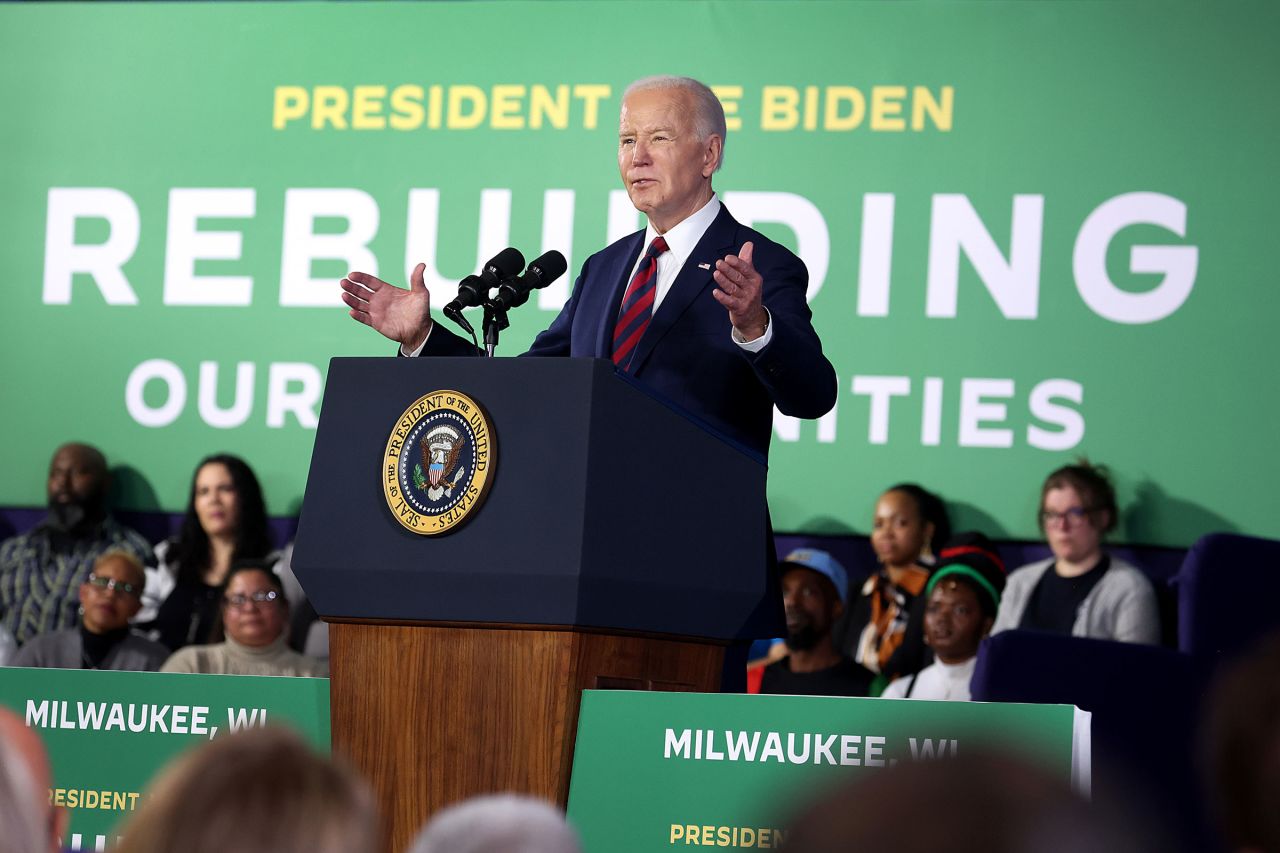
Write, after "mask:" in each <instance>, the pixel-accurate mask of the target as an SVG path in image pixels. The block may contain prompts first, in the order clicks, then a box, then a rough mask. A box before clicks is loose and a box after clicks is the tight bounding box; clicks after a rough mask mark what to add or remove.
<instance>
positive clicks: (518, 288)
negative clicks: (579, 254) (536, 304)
mask: <svg viewBox="0 0 1280 853" xmlns="http://www.w3.org/2000/svg"><path fill="white" fill-rule="evenodd" d="M568 268H569V262H568V261H566V260H565V259H564V255H562V254H560V253H559V252H557V251H556V250H555V249H552V250H551V251H550V252H547V253H545V254H544V255H542V256H541V257H539V258H537V259H536V260H535V261H533V263H531V264H529V268H528V269H527V270H525V271H524V273H523V274H522V275H521V276H520V277H518V278H509V279H507V280H506V281H503V282H502V283H501V284H500V285H498V295H497V296H496V297H494V300H493V308H494V310H496V311H508V310H510V309H512V308H516V307H519V306H521V305H523V304H524V303H525V302H527V301H529V294H530V293H531V292H533V291H535V290H538V289H540V288H543V287H546V286H547V285H548V284H550V283H551V282H553V281H555V280H556V279H558V278H559V277H560V276H562V275H564V272H565V270H567V269H568Z"/></svg>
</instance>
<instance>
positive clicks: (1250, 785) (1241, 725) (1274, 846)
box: [1205, 634, 1280, 853]
mask: <svg viewBox="0 0 1280 853" xmlns="http://www.w3.org/2000/svg"><path fill="white" fill-rule="evenodd" d="M1278 674H1280V634H1273V635H1272V636H1270V637H1269V638H1268V639H1266V640H1264V641H1263V642H1262V643H1261V644H1260V645H1259V646H1258V647H1257V648H1256V649H1255V650H1254V651H1252V652H1251V653H1249V654H1247V655H1245V656H1244V657H1242V658H1241V659H1240V660H1238V661H1236V662H1235V663H1233V664H1232V665H1231V666H1230V667H1229V668H1228V669H1226V670H1225V671H1224V673H1223V674H1222V675H1221V676H1220V677H1219V679H1218V682H1217V683H1216V684H1215V685H1214V688H1213V692H1212V695H1211V698H1210V702H1209V713H1208V721H1207V725H1206V727H1205V735H1206V737H1205V743H1206V745H1207V747H1208V756H1207V758H1208V761H1207V762H1206V764H1207V766H1208V774H1207V777H1208V778H1207V781H1208V785H1207V786H1206V787H1207V788H1208V789H1209V793H1210V796H1211V800H1212V802H1213V806H1214V807H1215V811H1216V812H1217V817H1218V820H1219V823H1220V825H1221V826H1222V829H1223V832H1224V834H1225V835H1226V839H1227V841H1228V842H1229V844H1230V848H1229V849H1231V850H1236V851H1241V853H1245V851H1258V852H1259V853H1277V851H1280V807H1277V805H1278V804H1280V678H1277V675H1278Z"/></svg>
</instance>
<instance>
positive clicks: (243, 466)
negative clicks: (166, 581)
mask: <svg viewBox="0 0 1280 853" xmlns="http://www.w3.org/2000/svg"><path fill="white" fill-rule="evenodd" d="M213 464H217V465H222V466H223V467H225V468H226V469H227V471H228V473H230V474H231V485H232V486H233V487H234V488H235V490H236V497H238V498H239V500H240V525H239V527H238V528H237V529H236V547H235V550H234V551H233V552H232V554H231V559H232V560H242V559H251V558H261V557H265V556H267V554H269V553H270V552H271V548H272V540H271V530H270V528H268V527H267V508H266V504H265V503H264V502H263V500H262V487H261V486H260V485H258V478H257V477H256V476H254V473H253V469H252V468H250V467H249V465H248V463H246V462H245V461H244V460H243V459H241V458H240V457H239V456H232V455H231V454H229V453H218V454H214V455H213V456H206V457H205V458H204V459H201V460H200V464H199V465H197V466H196V470H195V473H193V474H192V475H191V491H190V494H189V496H188V498H187V513H186V515H185V516H183V519H182V526H181V527H180V528H178V535H177V536H176V537H174V538H173V540H171V543H170V546H169V560H170V562H171V563H174V564H176V565H177V567H178V569H177V574H178V578H177V579H178V581H179V582H183V581H193V582H200V580H201V577H202V576H203V574H204V572H205V570H206V569H208V568H209V534H207V533H205V531H204V528H203V527H201V526H200V519H199V517H198V516H197V515H196V478H197V477H198V476H199V475H200V471H201V470H202V469H203V468H204V467H205V466H206V465H213Z"/></svg>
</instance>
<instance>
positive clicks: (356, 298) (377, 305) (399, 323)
mask: <svg viewBox="0 0 1280 853" xmlns="http://www.w3.org/2000/svg"><path fill="white" fill-rule="evenodd" d="M426 268H427V266H426V264H418V265H417V266H416V267H414V268H413V275H411V276H409V289H408V290H405V289H404V288H403V287H397V286H395V285H394V284H388V283H387V282H385V281H383V280H382V279H380V278H377V277H376V276H372V275H369V274H368V273H364V272H350V273H347V277H346V278H344V279H343V280H342V281H341V282H339V286H341V287H342V301H343V302H345V303H347V307H348V308H350V309H351V310H350V311H348V312H347V313H348V314H350V315H351V318H352V319H353V320H359V321H360V322H361V323H364V324H365V325H366V326H372V327H373V328H374V329H376V330H377V331H378V332H381V333H382V334H383V335H385V336H386V337H388V338H390V339H391V340H393V341H396V342H397V343H399V344H400V345H401V346H403V347H404V348H405V350H406V351H409V352H411V351H413V350H415V349H417V348H418V347H420V346H422V343H423V341H425V340H426V339H427V333H428V332H430V331H431V294H430V293H429V292H428V291H427V285H426V283H425V282H424V281H423V279H422V273H423V272H424V271H425V270H426Z"/></svg>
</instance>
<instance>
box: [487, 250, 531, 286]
mask: <svg viewBox="0 0 1280 853" xmlns="http://www.w3.org/2000/svg"><path fill="white" fill-rule="evenodd" d="M522 269H524V255H522V254H520V250H519V249H517V248H515V247H513V246H508V247H507V248H505V249H503V250H502V251H501V252H499V253H498V254H496V255H494V256H493V257H492V258H490V259H489V260H488V262H486V263H485V265H484V272H482V273H480V275H481V276H482V277H484V278H486V279H489V280H490V283H491V284H493V285H495V286H496V285H497V284H498V282H500V281H502V280H503V279H506V278H511V277H512V276H515V275H519V274H520V270H522Z"/></svg>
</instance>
